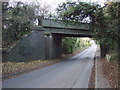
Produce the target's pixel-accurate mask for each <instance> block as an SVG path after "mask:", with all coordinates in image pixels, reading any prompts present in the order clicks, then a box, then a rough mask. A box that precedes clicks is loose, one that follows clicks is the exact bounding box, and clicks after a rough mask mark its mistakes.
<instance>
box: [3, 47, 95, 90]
mask: <svg viewBox="0 0 120 90" xmlns="http://www.w3.org/2000/svg"><path fill="white" fill-rule="evenodd" d="M96 48H97V46H96V45H92V46H91V47H89V48H88V49H86V50H84V51H83V52H81V53H80V54H78V55H75V56H73V57H70V58H68V59H67V60H65V61H62V62H59V63H56V64H53V65H50V66H47V67H45V68H42V69H38V70H35V71H33V72H30V73H27V74H23V75H21V76H18V77H15V78H12V79H8V80H5V81H3V88H88V84H89V79H90V74H91V71H92V66H93V58H94V56H95V52H96Z"/></svg>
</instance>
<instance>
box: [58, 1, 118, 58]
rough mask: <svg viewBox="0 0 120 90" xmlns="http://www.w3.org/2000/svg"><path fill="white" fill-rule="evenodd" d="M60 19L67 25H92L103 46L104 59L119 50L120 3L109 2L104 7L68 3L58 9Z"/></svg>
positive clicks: (95, 36)
mask: <svg viewBox="0 0 120 90" xmlns="http://www.w3.org/2000/svg"><path fill="white" fill-rule="evenodd" d="M57 13H58V17H57V18H58V19H60V20H63V21H66V22H69V21H70V22H69V23H67V24H77V25H80V23H90V24H91V27H90V29H91V31H92V32H93V33H94V36H93V37H94V39H95V40H96V41H97V43H99V44H101V52H102V57H105V55H106V53H109V52H111V51H112V50H117V47H118V42H119V40H118V38H119V37H120V35H119V32H118V26H119V20H120V17H119V16H120V2H107V3H106V4H105V5H104V6H103V7H101V6H100V5H99V4H96V3H86V2H67V3H63V4H61V5H60V6H59V7H58V8H57Z"/></svg>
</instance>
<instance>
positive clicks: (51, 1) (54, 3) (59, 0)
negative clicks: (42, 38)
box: [10, 0, 106, 11]
mask: <svg viewBox="0 0 120 90" xmlns="http://www.w3.org/2000/svg"><path fill="white" fill-rule="evenodd" d="M10 1H22V2H35V1H40V2H43V3H47V4H49V5H50V6H51V11H52V10H55V8H57V7H58V5H59V4H60V3H62V2H66V1H77V0H10ZM79 1H85V2H88V1H91V2H98V3H100V4H102V5H103V3H104V2H105V1H106V0H79Z"/></svg>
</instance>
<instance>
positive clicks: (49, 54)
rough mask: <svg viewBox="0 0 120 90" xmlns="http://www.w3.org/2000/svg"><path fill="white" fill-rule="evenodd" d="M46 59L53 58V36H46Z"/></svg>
mask: <svg viewBox="0 0 120 90" xmlns="http://www.w3.org/2000/svg"><path fill="white" fill-rule="evenodd" d="M45 59H52V37H51V36H45Z"/></svg>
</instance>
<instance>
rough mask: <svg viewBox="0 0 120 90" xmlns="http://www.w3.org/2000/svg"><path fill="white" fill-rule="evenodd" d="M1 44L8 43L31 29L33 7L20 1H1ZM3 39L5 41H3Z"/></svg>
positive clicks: (33, 16)
mask: <svg viewBox="0 0 120 90" xmlns="http://www.w3.org/2000/svg"><path fill="white" fill-rule="evenodd" d="M2 13H3V44H8V43H10V42H12V41H14V40H16V39H19V38H21V37H22V36H23V35H25V34H28V33H29V32H30V31H31V28H30V26H31V25H32V24H31V23H32V20H33V18H35V15H34V8H33V7H31V6H30V5H26V4H24V3H22V2H14V3H12V4H11V3H9V2H3V3H2ZM4 41H5V42H4Z"/></svg>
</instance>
